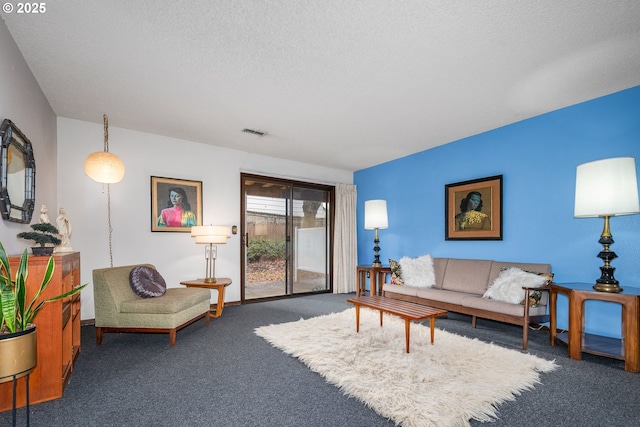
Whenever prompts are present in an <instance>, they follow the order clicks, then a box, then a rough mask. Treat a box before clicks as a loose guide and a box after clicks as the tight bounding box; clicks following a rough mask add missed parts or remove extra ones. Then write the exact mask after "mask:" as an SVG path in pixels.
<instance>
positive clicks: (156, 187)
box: [151, 176, 202, 233]
mask: <svg viewBox="0 0 640 427" xmlns="http://www.w3.org/2000/svg"><path fill="white" fill-rule="evenodd" d="M194 225H202V182H201V181H190V180H186V179H175V178H162V177H159V176H152V177H151V231H174V232H176V231H177V232H183V233H189V232H191V227H192V226H194Z"/></svg>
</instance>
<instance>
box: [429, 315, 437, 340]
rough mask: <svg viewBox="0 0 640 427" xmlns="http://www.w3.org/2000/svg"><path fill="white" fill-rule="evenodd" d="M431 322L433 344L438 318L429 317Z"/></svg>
mask: <svg viewBox="0 0 640 427" xmlns="http://www.w3.org/2000/svg"><path fill="white" fill-rule="evenodd" d="M429 324H430V326H431V344H433V335H434V331H435V326H436V318H435V317H433V316H432V317H431V318H430V319H429Z"/></svg>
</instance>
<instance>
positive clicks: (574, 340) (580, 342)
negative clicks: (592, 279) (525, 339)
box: [549, 283, 640, 372]
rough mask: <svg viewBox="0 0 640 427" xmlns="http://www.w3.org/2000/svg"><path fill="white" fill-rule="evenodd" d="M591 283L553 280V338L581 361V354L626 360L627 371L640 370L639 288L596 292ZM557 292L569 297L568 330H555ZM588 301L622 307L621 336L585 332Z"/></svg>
mask: <svg viewBox="0 0 640 427" xmlns="http://www.w3.org/2000/svg"><path fill="white" fill-rule="evenodd" d="M592 286H593V285H592V284H590V283H562V284H558V283H552V284H551V286H550V288H549V313H550V315H551V317H550V325H549V327H550V341H551V345H555V343H556V341H560V342H563V343H565V344H567V347H568V350H569V357H570V358H572V359H576V360H580V359H581V358H582V353H590V354H595V355H597V356H604V357H610V358H612V359H618V360H624V370H625V371H628V372H640V344H639V341H640V318H639V316H640V289H639V288H631V287H628V286H625V287H624V291H623V292H621V293H619V294H616V293H609V292H597V291H595V290H594V289H593V287H592ZM558 294H563V295H566V296H567V298H568V299H569V325H568V327H569V332H568V333H561V334H558V333H557V331H556V325H557V318H556V307H557V300H558ZM586 300H597V301H608V302H614V303H618V304H620V305H621V306H622V339H616V338H609V337H604V336H600V335H594V334H586V333H584V303H585V301H586Z"/></svg>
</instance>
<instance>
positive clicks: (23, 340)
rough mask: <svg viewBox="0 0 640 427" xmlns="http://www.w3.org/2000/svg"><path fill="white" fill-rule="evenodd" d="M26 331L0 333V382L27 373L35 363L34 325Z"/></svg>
mask: <svg viewBox="0 0 640 427" xmlns="http://www.w3.org/2000/svg"><path fill="white" fill-rule="evenodd" d="M32 326H33V327H31V328H29V329H27V330H26V331H20V332H15V333H12V334H0V354H1V355H2V360H1V363H0V383H4V382H7V381H12V380H13V376H14V375H15V376H16V377H17V378H20V377H23V376H25V375H27V374H29V373H30V372H31V371H33V369H34V368H35V367H36V363H37V356H38V355H37V341H36V326H35V325H32Z"/></svg>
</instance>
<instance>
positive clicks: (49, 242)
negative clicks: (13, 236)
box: [18, 222, 62, 256]
mask: <svg viewBox="0 0 640 427" xmlns="http://www.w3.org/2000/svg"><path fill="white" fill-rule="evenodd" d="M31 228H32V229H33V231H23V232H22V233H18V237H19V238H21V239H26V240H33V241H34V242H36V244H37V246H32V247H31V252H32V253H33V254H34V255H36V256H44V255H51V254H52V253H53V249H54V248H55V247H56V246H58V245H59V244H60V243H62V240H60V239H59V238H58V237H57V234H58V229H57V228H56V227H55V226H54V225H52V224H50V223H48V222H43V223H41V224H31Z"/></svg>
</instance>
